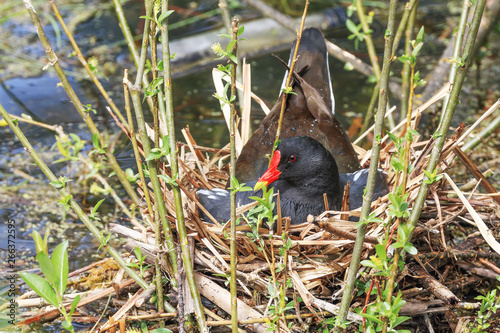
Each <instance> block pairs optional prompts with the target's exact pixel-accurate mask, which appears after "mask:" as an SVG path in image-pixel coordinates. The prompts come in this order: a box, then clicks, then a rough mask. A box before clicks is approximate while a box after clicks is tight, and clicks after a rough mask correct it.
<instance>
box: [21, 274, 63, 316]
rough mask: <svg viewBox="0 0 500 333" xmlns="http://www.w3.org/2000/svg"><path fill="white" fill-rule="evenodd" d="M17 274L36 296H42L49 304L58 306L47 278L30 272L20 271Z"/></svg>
mask: <svg viewBox="0 0 500 333" xmlns="http://www.w3.org/2000/svg"><path fill="white" fill-rule="evenodd" d="M19 275H20V276H21V278H22V279H23V280H24V282H26V284H27V285H28V286H29V287H30V288H31V289H32V290H33V291H34V292H36V293H37V295H38V296H40V297H42V298H43V299H44V300H46V301H47V302H48V303H49V304H51V305H53V306H55V307H56V308H59V305H58V302H57V297H56V293H55V292H54V289H52V287H51V286H50V284H49V283H48V282H47V280H45V279H44V278H42V277H40V276H38V275H36V274H32V273H26V272H20V273H19Z"/></svg>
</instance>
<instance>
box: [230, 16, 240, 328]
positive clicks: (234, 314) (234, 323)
mask: <svg viewBox="0 0 500 333" xmlns="http://www.w3.org/2000/svg"><path fill="white" fill-rule="evenodd" d="M230 31H231V36H232V42H233V43H234V44H233V49H232V50H231V53H232V54H233V56H234V57H235V58H238V19H237V18H234V19H233V22H232V23H231V30H230ZM237 65H238V64H237V63H235V62H233V61H231V97H230V99H229V100H230V101H231V103H230V108H231V112H230V118H229V139H230V147H231V164H230V176H231V179H230V180H229V182H230V184H231V194H230V203H231V239H230V255H231V280H230V281H229V283H230V290H231V330H232V332H233V333H237V332H238V304H237V302H236V300H237V299H238V290H237V289H236V287H237V281H236V262H237V257H238V249H237V247H236V191H235V187H236V184H234V183H233V180H234V179H236V142H235V132H236V128H235V127H236V123H235V116H236V102H235V99H236V67H237Z"/></svg>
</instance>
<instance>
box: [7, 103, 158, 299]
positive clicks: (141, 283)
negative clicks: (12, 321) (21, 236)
mask: <svg viewBox="0 0 500 333" xmlns="http://www.w3.org/2000/svg"><path fill="white" fill-rule="evenodd" d="M0 115H1V116H2V118H3V119H4V120H5V121H6V122H7V124H8V125H9V127H10V128H11V129H12V131H13V132H14V134H15V135H16V136H17V138H18V139H19V141H20V142H21V144H22V145H23V146H24V150H26V152H27V153H28V154H29V155H30V156H31V158H32V159H33V161H34V162H35V164H36V165H37V166H38V167H39V168H40V170H42V172H43V173H44V174H45V176H46V177H47V179H48V180H49V181H50V182H58V181H59V179H57V177H56V176H55V175H54V173H52V171H51V170H50V168H49V167H48V166H47V164H46V163H45V162H44V161H43V160H42V158H41V157H40V155H38V154H37V152H36V151H35V149H34V148H33V146H32V145H31V143H30V142H29V140H28V139H27V138H26V136H25V135H24V133H23V132H22V131H21V129H20V128H19V126H18V125H17V124H14V122H13V120H12V119H11V118H10V117H9V114H8V113H7V111H5V109H4V108H3V106H2V105H0ZM58 191H59V193H60V194H61V196H62V197H63V198H69V197H70V196H71V194H70V192H69V191H68V190H67V189H66V188H65V187H62V188H60V189H58ZM69 204H70V206H71V208H72V209H73V211H74V212H75V213H76V215H78V217H79V218H80V220H82V222H83V224H85V226H86V227H87V229H89V231H90V232H91V233H92V235H94V237H95V238H96V239H97V240H98V241H99V243H100V244H101V245H102V246H104V247H105V248H106V250H107V251H108V253H109V255H110V256H111V257H113V258H114V259H115V261H116V262H117V263H118V265H120V267H121V268H123V269H124V270H125V272H126V273H127V274H128V275H129V276H130V277H131V278H132V279H133V280H134V281H135V282H136V283H137V284H139V286H141V288H143V289H147V288H148V287H149V286H148V284H147V283H146V281H144V280H143V279H142V278H141V277H140V276H139V275H137V273H136V272H134V271H133V270H132V269H130V267H128V266H127V263H126V262H125V260H123V258H122V257H121V256H120V254H119V253H118V252H117V251H116V250H115V249H114V248H112V247H111V246H109V245H108V244H106V237H105V236H104V235H103V234H102V233H101V232H100V231H99V229H98V228H97V227H96V225H95V224H94V223H93V222H92V221H91V220H90V218H89V217H88V216H87V215H86V214H85V212H84V211H83V209H82V208H81V207H80V206H79V205H78V203H77V202H76V201H75V200H74V199H73V198H72V196H71V199H70V200H69Z"/></svg>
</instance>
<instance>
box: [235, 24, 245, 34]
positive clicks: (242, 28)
mask: <svg viewBox="0 0 500 333" xmlns="http://www.w3.org/2000/svg"><path fill="white" fill-rule="evenodd" d="M243 31H245V26H243V25H242V26H241V27H240V28H239V29H238V33H237V34H236V35H237V36H238V37H239V36H241V34H242V33H243Z"/></svg>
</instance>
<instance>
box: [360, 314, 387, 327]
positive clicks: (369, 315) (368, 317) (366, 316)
mask: <svg viewBox="0 0 500 333" xmlns="http://www.w3.org/2000/svg"><path fill="white" fill-rule="evenodd" d="M360 315H361V316H363V317H365V318H366V319H368V320H369V321H374V322H376V323H378V324H380V325H382V320H380V319H379V318H378V316H374V315H372V314H369V313H360Z"/></svg>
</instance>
